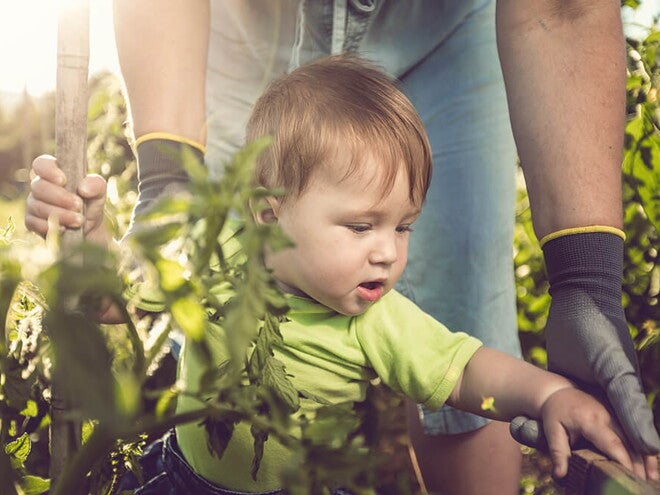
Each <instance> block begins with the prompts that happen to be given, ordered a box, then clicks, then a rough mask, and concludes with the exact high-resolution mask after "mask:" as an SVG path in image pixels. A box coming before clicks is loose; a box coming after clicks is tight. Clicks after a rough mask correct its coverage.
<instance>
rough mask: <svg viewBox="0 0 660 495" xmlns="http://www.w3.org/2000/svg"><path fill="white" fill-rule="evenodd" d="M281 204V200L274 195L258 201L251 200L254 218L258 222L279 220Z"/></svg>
mask: <svg viewBox="0 0 660 495" xmlns="http://www.w3.org/2000/svg"><path fill="white" fill-rule="evenodd" d="M279 205H280V202H279V200H278V199H277V198H276V197H274V196H267V197H265V198H261V199H259V200H257V201H256V202H252V201H250V209H251V210H252V215H254V219H255V221H256V222H257V223H273V222H277V211H278V209H279Z"/></svg>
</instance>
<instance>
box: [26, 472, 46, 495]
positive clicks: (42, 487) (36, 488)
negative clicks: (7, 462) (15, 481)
mask: <svg viewBox="0 0 660 495" xmlns="http://www.w3.org/2000/svg"><path fill="white" fill-rule="evenodd" d="M19 484H20V486H21V489H22V490H23V493H25V495H39V494H40V493H44V492H46V491H48V489H49V488H50V480H46V479H43V478H40V477H39V476H32V475H27V476H23V477H22V478H21V480H20V482H19Z"/></svg>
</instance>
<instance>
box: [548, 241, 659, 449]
mask: <svg viewBox="0 0 660 495" xmlns="http://www.w3.org/2000/svg"><path fill="white" fill-rule="evenodd" d="M543 251H544V255H545V262H546V267H547V271H548V277H549V280H550V294H551V295H552V303H551V306H550V314H549V316H548V322H547V326H546V339H547V350H548V368H549V369H550V370H551V371H554V372H556V373H560V374H562V375H564V376H567V377H569V378H571V379H573V380H575V381H576V382H577V383H578V384H579V385H580V386H586V387H587V388H589V386H594V385H597V386H598V387H599V388H600V390H601V391H602V392H604V393H605V396H606V397H607V399H608V401H609V404H610V405H611V407H612V409H613V411H614V413H615V415H616V417H617V419H618V421H619V423H620V424H621V427H622V428H623V431H624V432H625V434H626V437H627V439H628V441H629V442H630V445H631V447H632V448H633V449H634V450H635V451H637V452H638V453H640V454H657V453H658V452H660V439H659V438H658V433H657V431H656V429H655V426H654V424H653V414H652V412H651V410H650V408H649V407H648V404H647V402H646V397H645V395H644V391H643V388H642V384H641V380H640V377H639V368H638V364H637V358H636V355H635V350H634V348H633V344H632V339H631V337H630V333H629V331H628V325H627V323H626V318H625V314H624V311H623V307H622V305H621V278H622V270H623V267H622V264H623V263H622V260H623V239H622V237H620V236H619V235H617V234H616V233H614V232H603V231H600V232H582V233H575V234H569V235H561V236H559V237H556V238H554V239H551V240H549V241H548V242H546V243H545V244H544V245H543Z"/></svg>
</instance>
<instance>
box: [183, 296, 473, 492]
mask: <svg viewBox="0 0 660 495" xmlns="http://www.w3.org/2000/svg"><path fill="white" fill-rule="evenodd" d="M288 303H289V306H290V308H291V309H290V311H289V313H288V314H287V318H288V321H286V322H284V323H281V324H280V331H281V333H282V336H283V338H284V346H282V347H278V348H275V349H274V353H275V357H276V358H277V359H279V360H280V361H282V362H283V363H284V365H285V366H286V371H287V373H288V374H289V375H291V380H292V382H293V384H294V386H295V387H296V389H298V390H302V391H306V392H309V393H310V394H311V395H310V396H317V397H322V398H323V399H324V400H326V401H328V402H330V403H333V404H336V403H341V402H346V401H354V402H357V401H362V400H364V398H365V394H366V389H367V387H368V386H369V382H370V381H371V380H372V379H374V378H376V377H379V378H380V379H381V380H382V382H383V383H384V384H386V385H388V386H389V387H390V388H392V389H393V390H395V391H397V392H401V393H402V394H405V395H406V396H408V397H410V398H412V399H413V400H414V401H416V402H418V403H422V404H425V405H426V406H428V407H429V408H431V409H436V408H438V407H440V406H441V405H442V404H443V403H444V402H445V401H446V400H447V397H448V396H449V394H450V393H451V391H452V389H453V388H454V386H455V384H456V382H457V380H458V378H459V376H460V374H461V372H462V370H463V368H464V367H465V365H466V364H467V362H468V361H469V359H470V358H471V357H472V355H473V354H474V352H475V351H476V350H477V349H478V348H479V347H480V346H481V343H480V342H479V341H478V340H476V339H474V338H473V337H470V336H468V335H466V334H464V333H452V332H450V331H449V330H448V329H447V328H446V327H444V326H443V325H442V324H441V323H439V322H438V321H436V320H435V319H434V318H432V317H431V316H429V315H427V314H426V313H424V312H423V311H422V310H421V309H419V308H418V307H417V306H416V305H415V304H414V303H413V302H411V301H410V300H408V299H406V298H405V297H403V296H402V295H401V294H399V293H398V292H396V291H390V292H389V293H388V294H386V295H385V296H384V297H383V298H382V299H381V300H380V301H378V302H377V303H375V304H374V305H373V306H372V307H370V308H369V309H368V310H367V311H366V312H365V313H363V314H361V315H358V316H345V315H341V314H338V313H336V312H334V311H332V310H331V309H329V308H327V307H325V306H322V305H321V304H318V303H317V302H315V301H312V300H309V299H305V298H301V297H295V296H289V297H288ZM206 338H207V339H208V342H209V344H210V347H211V349H212V354H213V358H214V360H215V362H217V363H222V362H224V361H226V359H227V355H228V353H227V350H226V347H225V340H224V330H223V329H222V328H220V327H219V326H212V328H211V330H209V331H208V332H207V335H206ZM195 352H196V351H195V349H194V347H193V346H187V345H185V344H184V347H183V350H182V354H181V358H180V361H179V378H180V380H182V381H183V383H184V384H185V386H186V387H187V389H188V390H190V391H191V392H195V391H197V390H198V386H197V383H198V381H199V378H200V373H201V371H202V364H201V363H202V361H201V359H200V357H199V356H196V355H195ZM320 406H321V405H320V404H319V403H318V402H316V401H313V400H311V399H305V398H302V399H301V409H300V411H299V413H298V414H305V415H306V416H307V417H313V413H314V410H316V409H318V408H319V407H320ZM198 407H199V402H198V401H197V400H196V399H191V398H189V397H185V396H181V397H180V398H179V402H178V404H177V412H184V411H188V410H191V409H196V408H198ZM176 431H177V440H178V442H179V446H180V447H181V451H182V452H183V454H184V456H185V458H186V460H187V461H188V463H189V464H190V465H191V466H192V467H193V469H194V470H195V471H196V472H197V473H198V474H200V475H201V476H203V477H204V478H206V479H208V480H209V481H211V482H213V483H216V484H218V485H220V486H223V487H225V488H227V489H231V490H237V491H243V492H260V491H268V490H274V489H277V488H279V478H278V474H279V472H280V470H281V469H282V468H283V467H284V466H286V464H287V459H288V457H289V452H288V450H287V449H286V448H285V447H283V446H282V445H281V444H279V443H278V442H277V441H276V440H275V439H274V438H270V439H269V440H267V441H266V444H265V447H264V456H263V460H262V462H261V467H260V469H259V473H258V476H257V480H256V482H255V481H254V480H253V479H252V477H251V475H250V469H251V462H252V457H253V455H254V449H253V439H252V435H251V434H250V428H249V426H248V425H244V424H243V425H241V424H239V425H237V427H236V429H235V431H234V434H233V436H232V439H231V441H230V442H229V445H228V447H227V449H226V451H225V453H224V455H223V457H222V458H221V459H218V458H217V457H215V456H214V455H213V454H211V453H210V452H209V450H208V447H207V438H206V432H205V429H204V427H203V426H201V425H199V424H195V423H192V424H186V425H181V426H178V427H177V428H176ZM294 434H295V432H294Z"/></svg>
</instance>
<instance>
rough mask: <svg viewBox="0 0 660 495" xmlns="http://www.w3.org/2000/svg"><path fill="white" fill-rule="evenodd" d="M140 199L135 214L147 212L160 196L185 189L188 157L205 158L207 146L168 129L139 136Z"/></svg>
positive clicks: (137, 149)
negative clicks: (184, 166) (174, 133)
mask: <svg viewBox="0 0 660 495" xmlns="http://www.w3.org/2000/svg"><path fill="white" fill-rule="evenodd" d="M136 145H137V146H136V155H137V160H138V193H139V194H138V199H137V203H136V206H135V211H134V215H139V214H141V213H144V212H146V211H147V210H148V209H149V207H150V206H151V204H152V203H153V202H154V201H155V200H157V199H158V198H159V197H162V196H164V195H166V194H167V195H172V194H176V193H177V192H179V191H181V190H183V189H185V186H186V184H187V183H188V174H187V173H186V171H185V169H184V168H183V166H182V163H183V160H184V159H185V157H194V159H196V160H198V161H199V162H200V163H201V162H203V160H204V146H202V145H201V144H199V143H195V142H193V141H190V140H187V139H185V138H182V137H179V136H176V135H173V134H166V133H160V132H158V133H151V134H146V135H144V136H141V137H140V138H138V139H137V140H136Z"/></svg>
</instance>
